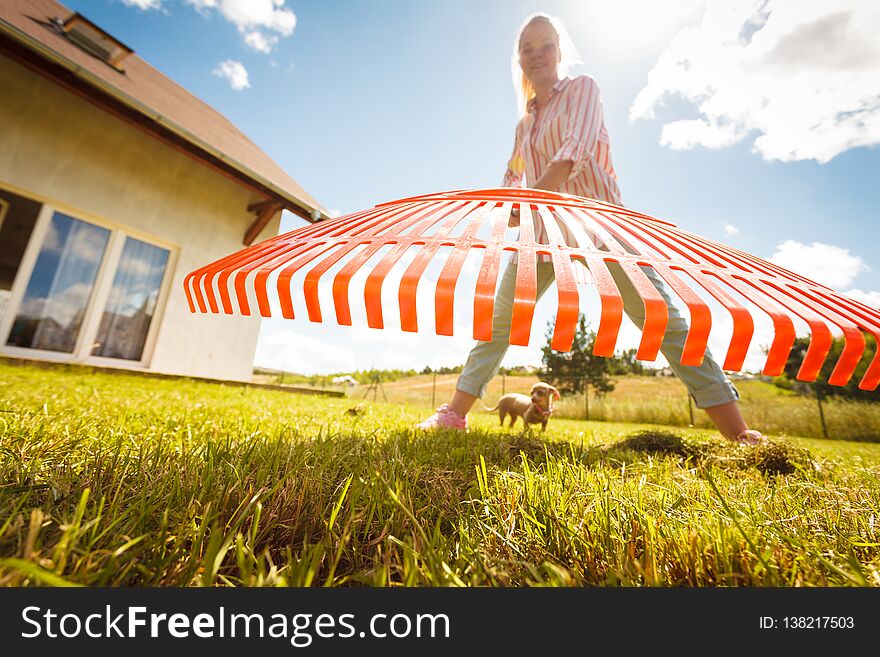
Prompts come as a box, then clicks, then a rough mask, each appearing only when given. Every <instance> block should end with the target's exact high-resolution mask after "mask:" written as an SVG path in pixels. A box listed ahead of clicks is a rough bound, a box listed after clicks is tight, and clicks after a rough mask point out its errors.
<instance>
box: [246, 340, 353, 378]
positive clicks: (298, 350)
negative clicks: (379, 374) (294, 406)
mask: <svg viewBox="0 0 880 657" xmlns="http://www.w3.org/2000/svg"><path fill="white" fill-rule="evenodd" d="M254 365H256V366H257V367H267V368H270V369H274V370H283V371H285V372H298V373H300V374H324V373H327V372H350V371H354V370H356V369H357V359H356V358H355V355H354V353H353V352H352V351H351V350H350V349H346V348H345V347H344V346H342V345H341V344H339V342H332V343H331V342H330V341H323V340H316V339H314V338H310V337H308V336H305V335H302V334H301V333H299V332H297V331H292V330H285V331H279V332H277V333H271V334H269V335H267V336H265V337H263V336H261V337H260V340H259V341H258V342H257V352H256V354H255V356H254Z"/></svg>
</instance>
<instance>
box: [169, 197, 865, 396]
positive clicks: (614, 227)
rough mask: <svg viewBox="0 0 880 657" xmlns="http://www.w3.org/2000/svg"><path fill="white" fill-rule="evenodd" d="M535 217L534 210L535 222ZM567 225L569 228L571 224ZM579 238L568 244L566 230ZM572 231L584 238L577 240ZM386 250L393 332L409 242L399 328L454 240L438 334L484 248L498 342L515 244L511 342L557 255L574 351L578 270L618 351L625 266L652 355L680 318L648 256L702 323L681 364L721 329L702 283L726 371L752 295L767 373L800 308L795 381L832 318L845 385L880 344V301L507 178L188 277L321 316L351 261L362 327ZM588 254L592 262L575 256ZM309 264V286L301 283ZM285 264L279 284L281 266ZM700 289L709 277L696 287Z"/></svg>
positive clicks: (564, 343) (739, 343)
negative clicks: (879, 304) (620, 280)
mask: <svg viewBox="0 0 880 657" xmlns="http://www.w3.org/2000/svg"><path fill="white" fill-rule="evenodd" d="M514 208H518V209H520V212H521V219H520V225H521V228H520V230H519V234H518V236H517V237H516V239H512V240H511V239H507V238H506V237H507V236H506V232H507V229H508V220H509V217H510V213H511V210H512V209H514ZM529 217H531V220H530V219H529ZM541 225H543V227H544V229H545V234H546V236H547V241H548V242H549V243H546V244H545V243H538V242H536V239H535V237H536V232H535V231H536V227H540V226H541ZM566 229H567V230H566ZM563 231H565V233H567V234H568V235H569V243H568V244H567V243H566V240H565V238H564V233H563ZM572 238H573V241H574V242H575V244H576V245H574V246H572V245H570V243H571V242H572ZM383 247H389V248H388V249H387V252H386V253H385V254H384V255H383V256H382V257H381V258H380V259H379V260H378V262H376V263H375V264H373V265H372V266H371V271H370V273H369V275H368V276H367V279H366V284H365V289H364V301H365V304H366V316H367V322H368V325H369V326H370V327H371V328H383V327H384V320H383V312H384V311H383V308H382V299H381V290H382V284H383V281H384V280H385V278H386V276H387V275H388V273H389V272H390V271H391V269H392V267H393V266H394V265H395V263H397V262H398V261H399V260H400V258H401V257H402V256H403V255H404V254H405V253H407V252H408V251H409V250H410V249H413V248H415V249H416V255H415V257H414V258H413V259H412V261H411V262H410V264H409V265H408V266H407V268H406V270H405V272H404V273H403V276H402V278H401V281H400V288H399V290H398V301H399V311H400V326H401V329H402V330H404V331H411V332H415V331H417V330H418V317H417V313H416V291H417V288H418V284H419V280H420V278H421V277H422V275H423V273H424V272H425V270H426V269H427V267H428V265H429V264H430V262H431V261H432V259H433V258H435V257H437V258H442V255H443V254H442V253H441V252H440V249H441V247H452V250H451V252H450V253H449V255H448V256H447V257H446V260H445V262H444V264H443V268H442V271H441V273H440V276H439V278H438V280H437V284H436V289H435V296H434V299H435V330H436V332H437V334H438V335H452V325H453V301H454V292H455V286H456V282H457V280H458V277H459V274H460V272H461V270H462V266H463V264H464V262H465V258H466V257H467V256H468V254H470V253H471V252H472V249H479V250H481V253H482V262H481V265H480V268H479V274H478V277H477V282H476V288H475V290H474V313H473V317H474V319H473V337H474V339H475V340H483V341H489V340H491V339H492V313H493V309H494V302H495V288H496V281H497V278H498V275H499V265H500V264H501V259H502V255H503V253H504V252H505V251H516V252H518V262H519V265H518V268H517V277H516V288H515V293H514V301H513V316H512V319H511V329H510V344H513V345H527V344H528V342H529V336H530V332H531V323H532V317H533V314H534V308H535V301H536V261H537V256H538V254H549V256H550V258H551V260H552V263H553V269H554V273H555V275H556V287H557V297H558V298H557V313H556V322H555V327H554V331H553V337H552V340H551V347H552V348H553V349H554V350H557V351H568V350H569V349H571V345H572V343H573V339H574V334H575V330H576V325H577V318H578V313H579V302H580V299H579V293H578V285H577V283H576V281H575V270H574V268H575V267H582V266H584V265H585V266H586V267H587V269H588V270H589V272H590V274H591V275H592V280H593V283H594V284H595V286H596V288H597V291H598V293H599V298H600V302H601V317H600V319H599V327H598V330H597V335H596V341H595V345H594V350H593V353H594V354H596V355H598V356H606V357H607V356H612V355H613V354H614V348H615V343H616V341H617V335H618V332H619V329H620V326H621V321H622V318H623V299H622V297H621V294H620V291H619V289H618V287H617V285H616V283H615V281H614V279H613V277H612V275H611V273H610V271H609V268H608V264H609V263H613V262H616V263H619V265H620V267H621V269H622V270H623V272H624V273H625V274H626V276H627V278H628V279H629V280H630V281H631V282H632V284H633V286H634V287H635V289H636V291H637V292H638V294H639V296H640V297H641V298H642V300H643V302H644V309H645V321H644V325H643V327H642V335H641V341H640V344H639V348H638V351H637V354H636V357H637V358H639V359H640V360H649V361H650V360H654V359H656V357H657V354H658V352H659V350H660V345H661V343H662V340H663V334H664V331H665V329H666V325H667V321H668V311H667V306H666V303H665V302H664V300H663V298H662V296H661V295H660V294H659V293H658V292H657V289H656V288H655V287H654V285H653V284H652V283H651V281H650V280H649V279H648V278H647V277H646V276H645V273H644V271H643V270H642V269H641V267H642V266H644V267H650V268H653V269H654V270H655V271H656V272H657V274H658V275H659V276H660V277H661V278H662V279H663V280H664V281H665V283H666V284H667V285H668V286H669V287H670V288H671V289H672V291H673V292H674V293H675V294H677V295H678V297H679V298H680V299H681V300H682V301H683V302H684V303H685V304H686V305H687V307H688V310H689V312H690V325H689V330H688V334H687V338H686V342H685V348H684V352H683V354H682V359H681V362H682V364H683V365H700V363H701V362H702V360H703V356H704V354H705V352H706V345H707V342H708V338H709V332H710V329H711V327H712V312H711V310H710V308H709V306H708V305H707V304H706V303H705V302H704V301H703V300H702V298H701V296H700V295H699V294H698V293H697V292H695V289H699V288H702V290H703V291H704V292H705V293H708V295H711V297H713V298H714V299H715V300H717V301H718V303H719V304H720V306H722V307H724V308H725V309H726V310H727V312H729V313H730V315H731V317H732V320H733V332H732V336H731V340H730V345H729V347H728V350H727V355H726V358H725V361H724V364H723V367H724V369H725V370H732V371H739V370H741V369H742V367H743V363H744V361H745V358H746V354H747V351H748V348H749V344H750V342H751V339H752V335H753V333H754V320H753V318H752V315H751V313H750V310H749V308H748V307H747V306H746V305H745V304H744V303H743V302H742V301H740V299H742V300H744V301H746V302H751V304H753V305H754V306H755V307H757V308H759V309H760V310H761V311H763V312H765V313H767V314H768V315H769V316H770V318H771V320H772V322H773V327H774V338H773V341H772V343H771V345H770V348H769V351H768V352H767V360H766V364H765V366H764V370H763V372H764V374H767V375H770V376H776V375H779V374H781V373H782V372H783V370H784V366H785V363H786V360H787V358H788V355H789V352H790V351H791V348H792V346H793V343H794V340H795V325H794V322H793V319H794V318H799V319H801V320H803V321H804V322H806V324H807V325H808V327H809V329H810V332H811V336H812V337H811V339H810V343H809V347H808V349H807V352H806V354H805V357H804V360H803V363H802V366H801V368H800V370H799V372H798V374H797V378H798V379H799V380H802V381H814V380H815V379H816V377H817V376H818V374H819V371H820V369H821V367H822V364H823V362H824V361H825V358H826V356H827V355H828V352H829V350H830V347H831V343H832V339H833V336H832V333H831V327H832V326H836V327H837V328H838V329H839V330H840V331H841V332H842V333H843V336H844V347H843V351H842V353H841V356H840V358H839V359H838V361H837V363H836V365H835V367H834V370H833V372H832V374H831V376H830V378H829V380H828V382H829V383H830V384H832V385H845V384H846V383H847V382H848V381H849V379H850V378H851V377H852V375H853V372H854V370H855V368H856V366H857V365H858V362H859V360H860V359H861V357H862V355H863V353H864V351H865V337H864V334H863V332H867V333H870V334H871V335H873V336H874V338H875V339H877V340H878V341H880V311H878V310H877V309H875V308H871V307H870V306H867V305H865V304H863V303H860V302H859V301H856V300H855V299H851V298H849V297H846V296H844V295H842V294H840V293H838V292H835V291H834V290H832V289H830V288H828V287H826V286H824V285H821V284H819V283H816V282H814V281H811V280H809V279H807V278H804V277H803V276H800V275H798V274H795V273H794V272H791V271H788V270H786V269H783V268H782V267H779V266H778V265H775V264H773V263H771V262H767V261H765V260H762V259H760V258H757V257H755V256H753V255H750V254H748V253H745V252H743V251H739V250H737V249H734V248H731V247H729V246H725V245H723V244H719V243H717V242H713V241H711V240H708V239H706V238H703V237H700V236H699V235H696V234H694V233H690V232H688V231H685V230H682V229H680V228H677V227H676V226H675V225H674V224H671V223H669V222H666V221H662V220H660V219H656V218H654V217H650V216H648V215H645V214H642V213H639V212H636V211H633V210H631V209H628V208H624V207H620V206H616V205H612V204H609V203H603V202H601V201H597V200H594V199H588V198H583V197H578V196H571V195H567V194H557V193H552V192H546V191H542V190H535V189H521V188H500V189H478V190H467V191H452V192H444V193H438V194H428V195H424V196H416V197H411V198H405V199H400V200H398V201H392V202H390V203H383V204H381V205H377V206H376V207H374V208H371V209H369V210H364V211H362V212H355V213H353V214H349V215H346V216H343V217H339V218H338V219H334V220H332V221H322V222H320V223H317V224H311V225H309V226H305V227H303V228H299V229H296V230H293V231H290V232H288V233H285V234H283V235H279V236H278V237H275V238H272V239H269V240H266V241H264V242H261V243H259V244H255V245H253V246H251V247H248V248H246V249H243V250H241V251H239V252H237V253H233V254H232V255H229V256H227V257H225V258H222V259H220V260H218V261H217V262H214V263H212V264H209V265H207V266H205V267H202V268H200V269H197V270H195V271H194V272H192V273H190V274H188V275H187V276H186V278H185V279H184V288H185V291H186V297H187V300H188V302H189V307H190V310H191V311H192V312H202V313H207V312H210V313H221V312H222V313H226V314H232V313H234V312H236V311H237V312H240V313H241V314H243V315H250V314H251V313H252V309H251V304H250V301H249V299H248V292H249V291H250V296H251V297H252V298H254V299H256V302H257V310H258V312H259V313H260V315H262V316H263V317H270V316H271V315H272V312H271V309H270V304H269V297H270V295H277V297H276V298H275V301H277V303H276V304H275V305H276V306H280V309H281V314H282V316H283V317H285V318H289V319H293V318H294V316H295V315H294V298H296V299H297V300H299V299H303V300H304V301H305V308H306V312H307V313H308V317H309V319H310V320H311V321H313V322H320V321H323V313H322V310H321V306H320V303H319V301H318V284H319V281H320V279H321V276H322V275H323V274H324V273H325V272H327V270H329V269H330V268H331V267H332V266H333V265H334V264H336V263H339V262H340V261H341V260H342V259H344V258H346V257H347V258H348V261H347V262H345V264H344V266H342V267H341V269H339V271H338V272H337V273H336V275H335V277H334V278H333V285H332V291H333V303H334V306H335V311H336V319H337V322H338V323H339V324H341V325H351V323H352V322H351V310H350V306H349V299H348V288H349V283H350V281H351V278H352V276H353V275H354V274H355V273H356V272H357V271H358V270H359V269H360V268H361V267H362V266H363V265H364V264H365V263H367V261H369V260H370V258H371V257H373V256H374V255H375V254H377V253H378V252H379V251H380V249H382V248H383ZM575 261H580V262H575ZM306 267H310V269H309V270H308V273H306V274H305V277H304V279H303V283H302V290H301V291H300V290H299V289H298V288H297V289H296V290H294V289H293V284H292V279H293V276H294V274H295V273H296V272H297V271H299V270H300V269H303V268H306ZM275 273H277V278H276V281H277V282H276V284H275V287H274V289H271V290H270V289H269V288H268V283H269V279H270V276H271V275H272V274H275ZM695 286H699V288H696V287H695ZM878 383H880V349H878V350H877V353H876V354H875V355H874V358H873V359H872V361H871V362H870V364H869V365H868V367H867V370H866V372H865V374H864V376H863V377H862V379H861V381H860V382H859V388H861V389H863V390H874V389H876V388H877V385H878Z"/></svg>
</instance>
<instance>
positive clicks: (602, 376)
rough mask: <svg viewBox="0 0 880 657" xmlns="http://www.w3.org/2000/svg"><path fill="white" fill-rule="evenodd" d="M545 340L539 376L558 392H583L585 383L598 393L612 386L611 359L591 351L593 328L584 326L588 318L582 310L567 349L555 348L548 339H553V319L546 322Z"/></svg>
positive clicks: (604, 391) (593, 338)
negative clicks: (569, 348)
mask: <svg viewBox="0 0 880 657" xmlns="http://www.w3.org/2000/svg"><path fill="white" fill-rule="evenodd" d="M546 337H547V344H546V345H545V346H544V347H542V348H541V353H542V358H541V362H542V365H543V367H542V369H541V371H540V375H541V378H542V379H543V380H544V381H546V382H547V383H550V384H551V385H554V386H556V388H558V389H559V392H560V393H563V392H570V393H573V394H577V393H579V392H582V391H583V389H584V385H588V386H590V387H591V388H592V389H593V392H595V393H596V394H597V395H599V396H602V395H604V394H605V393H607V392H611V391H612V390H614V383H613V382H612V381H611V378H610V374H611V369H612V365H613V362H612V359H610V358H602V357H601V356H594V355H593V345H594V344H595V342H596V332H595V331H592V330H590V329H589V328H588V326H587V320H586V318H585V317H584V315H583V314H582V313H581V314H579V315H578V325H577V329H576V330H575V334H574V342H573V343H572V345H571V350H570V351H554V350H553V349H552V348H551V346H550V343H551V341H552V339H553V322H549V323H548V325H547V333H546Z"/></svg>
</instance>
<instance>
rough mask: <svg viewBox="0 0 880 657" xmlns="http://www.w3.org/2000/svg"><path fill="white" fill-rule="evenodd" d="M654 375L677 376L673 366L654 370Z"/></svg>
mask: <svg viewBox="0 0 880 657" xmlns="http://www.w3.org/2000/svg"><path fill="white" fill-rule="evenodd" d="M654 376H675V372H674V371H673V369H672V368H671V367H661V368H659V369H657V370H656V371H655V372H654Z"/></svg>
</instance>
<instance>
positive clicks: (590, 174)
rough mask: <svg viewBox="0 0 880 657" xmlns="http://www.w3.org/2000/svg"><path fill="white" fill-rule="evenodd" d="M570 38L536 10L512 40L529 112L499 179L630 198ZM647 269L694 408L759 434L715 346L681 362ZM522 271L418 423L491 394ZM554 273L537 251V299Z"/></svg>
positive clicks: (679, 339) (616, 199)
mask: <svg viewBox="0 0 880 657" xmlns="http://www.w3.org/2000/svg"><path fill="white" fill-rule="evenodd" d="M568 44H570V40H569V39H568V38H567V35H566V33H565V30H564V28H563V27H562V26H561V24H559V22H558V21H557V20H555V19H553V18H551V17H550V16H547V15H545V14H535V15H533V16H530V17H529V18H528V19H527V20H526V22H525V23H524V24H523V27H522V28H521V29H520V33H519V36H518V37H517V40H516V42H515V47H514V82H515V86H516V87H517V92H518V93H517V95H518V97H519V101H520V106H521V110H522V112H523V116H522V119H521V120H520V121H519V123H518V125H517V128H516V136H515V139H514V148H513V155H512V157H511V159H510V161H509V163H508V168H507V173H506V174H505V176H504V182H503V183H502V184H503V185H505V186H521V185H522V183H523V175H524V174H525V182H526V184H527V185H528V186H529V187H532V188H537V189H547V190H551V191H559V192H564V193H568V194H576V195H578V196H587V197H592V198H597V199H599V200H602V201H608V202H610V203H614V204H616V205H623V202H622V201H621V198H620V191H619V189H618V187H617V176H616V175H615V173H614V167H613V166H612V164H611V152H610V144H609V139H608V132H607V131H606V130H605V123H604V118H603V115H602V105H601V102H600V100H599V88H598V86H597V85H596V83H595V81H593V79H592V78H590V77H588V76H580V77H577V78H574V79H571V78H568V77H562V78H560V77H559V73H560V68H562V69H563V71H564V70H565V65H566V64H568V62H567V61H566V60H567V59H569V58H568V57H564V55H565V54H566V53H564V52H563V51H564V50H567V49H568ZM510 223H511V225H519V218H518V217H517V216H512V217H511V222H510ZM542 232H543V228H541V229H540V232H539V240H538V241H541V242H544V243H546V235H541V234H540V233H542ZM568 237H570V236H568ZM570 243H571V242H570ZM609 269H610V270H611V273H612V275H613V276H614V279H615V281H616V283H617V286H618V288H619V289H620V291H621V294H622V296H623V300H624V310H625V311H626V313H627V314H628V315H629V317H630V318H631V319H632V320H633V322H635V324H636V325H637V326H639V327H641V326H642V325H643V324H644V319H645V315H644V305H643V302H642V300H641V297H640V296H639V295H638V293H637V292H636V290H635V288H633V286H632V283H630V281H629V279H628V278H627V277H626V275H625V274H624V273H623V270H622V269H621V268H620V266H619V265H617V264H616V263H609ZM642 269H643V271H644V272H645V274H646V275H647V276H648V277H649V278H650V279H651V281H652V282H653V283H654V285H655V286H656V287H657V288H658V290H659V291H660V293H661V294H662V295H663V297H664V300H665V301H666V304H667V306H668V307H669V324H668V326H667V329H666V334H665V337H664V339H663V346H662V347H661V351H662V353H663V355H664V356H666V358H667V360H668V361H669V363H670V366H671V367H672V368H673V370H675V372H676V374H677V375H678V377H679V378H680V379H681V380H682V382H683V383H684V384H685V385H686V386H687V388H688V391H689V393H690V395H691V396H692V397H693V398H694V401H695V402H696V405H697V407H698V408H702V409H704V410H705V411H706V413H707V414H708V415H709V417H710V418H711V419H712V421H713V422H714V423H715V425H716V426H717V427H718V430H719V431H720V432H721V434H722V435H723V436H724V437H726V438H729V439H731V440H735V441H738V442H743V443H747V444H758V443H760V442H761V441H762V440H763V439H764V437H763V436H762V435H761V433H760V432H758V431H755V430H752V429H749V428H748V426H747V425H746V423H745V421H744V420H743V417H742V414H741V413H740V410H739V405H738V404H737V400H738V399H739V393H738V392H737V390H736V388H735V387H734V386H733V384H732V383H731V382H730V381H729V380H728V379H727V378H726V377H725V376H724V372H723V371H722V370H721V368H720V367H719V366H718V364H717V363H716V362H715V360H714V359H713V358H712V355H711V354H710V353H709V352H708V350H707V352H706V355H705V358H704V360H703V364H702V365H700V366H699V367H689V366H684V365H681V364H680V361H681V354H682V350H683V348H684V343H685V338H686V336H687V331H688V327H687V323H686V321H685V320H684V318H683V317H682V316H681V315H680V313H679V312H678V311H677V309H676V307H675V305H674V304H673V302H672V299H671V298H670V297H669V294H668V293H667V292H666V290H665V288H664V287H663V283H662V281H661V279H660V278H659V277H658V276H657V274H656V273H654V271H653V269H650V268H646V267H643V268H642ZM516 270H517V259H516V254H514V255H513V257H512V258H511V260H510V262H509V264H508V266H507V269H506V270H505V272H504V276H503V277H502V280H501V285H500V288H499V291H498V297H497V299H496V301H495V313H494V317H493V326H492V341H491V342H478V343H477V345H476V346H475V347H474V348H473V350H471V353H470V355H469V356H468V359H467V363H466V364H465V367H464V369H463V370H462V373H461V376H460V377H459V379H458V383H457V384H456V391H455V395H454V396H453V398H452V401H451V402H450V403H448V404H443V405H442V406H441V407H440V408H438V409H437V412H436V413H435V414H434V415H432V416H431V417H430V418H428V419H427V420H425V421H424V422H422V423H420V424H418V425H417V426H418V427H419V428H423V429H439V428H444V427H451V428H457V429H466V428H467V413H468V411H470V409H471V407H472V406H473V404H474V402H475V401H476V400H477V399H478V398H479V397H482V396H483V394H484V393H485V390H486V384H487V383H488V382H489V381H490V380H491V379H492V377H493V376H495V374H496V373H497V372H498V368H499V367H500V365H501V361H502V359H503V358H504V355H505V353H506V352H507V348H508V346H509V344H508V339H509V332H510V319H511V315H512V310H513V292H514V287H515V283H516ZM553 279H554V274H553V265H552V263H551V262H550V256H548V255H544V254H539V255H538V262H537V283H538V287H537V298H539V299H540V297H541V295H542V294H543V293H544V292H545V291H546V290H547V288H548V287H549V286H550V284H551V283H552V282H553Z"/></svg>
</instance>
